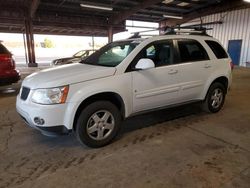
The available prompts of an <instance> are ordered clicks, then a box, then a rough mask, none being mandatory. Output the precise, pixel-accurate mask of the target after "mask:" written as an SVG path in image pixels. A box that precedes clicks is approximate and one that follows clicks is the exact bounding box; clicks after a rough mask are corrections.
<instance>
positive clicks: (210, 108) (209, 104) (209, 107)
mask: <svg viewBox="0 0 250 188" xmlns="http://www.w3.org/2000/svg"><path fill="white" fill-rule="evenodd" d="M225 97H226V88H225V87H224V85H222V84H221V83H219V82H215V83H213V84H212V85H211V86H210V88H209V90H208V92H207V95H206V98H205V100H204V101H203V103H202V109H203V110H204V111H206V112H209V113H216V112H219V111H220V110H221V108H222V107H223V105H224V101H225Z"/></svg>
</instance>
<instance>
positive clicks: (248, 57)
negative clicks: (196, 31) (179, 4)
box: [183, 9, 250, 67]
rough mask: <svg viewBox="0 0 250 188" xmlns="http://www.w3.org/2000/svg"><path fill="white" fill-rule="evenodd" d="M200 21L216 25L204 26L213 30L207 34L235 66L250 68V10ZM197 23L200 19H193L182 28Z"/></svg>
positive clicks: (217, 15) (225, 13) (212, 16)
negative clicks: (218, 44)
mask: <svg viewBox="0 0 250 188" xmlns="http://www.w3.org/2000/svg"><path fill="white" fill-rule="evenodd" d="M201 19H202V22H203V24H207V23H216V24H209V25H207V26H206V27H207V28H213V29H212V30H208V31H207V33H208V34H209V35H211V36H213V37H214V38H216V39H218V40H219V41H220V42H221V43H222V44H223V46H224V47H225V48H226V49H227V51H228V52H229V54H230V56H231V58H232V60H233V63H234V64H235V65H239V66H247V67H250V9H241V10H234V11H230V12H223V13H219V14H214V15H210V16H205V17H202V18H201ZM219 22H221V23H219ZM199 23H200V19H195V20H192V21H190V22H189V23H187V24H183V26H187V25H195V24H199Z"/></svg>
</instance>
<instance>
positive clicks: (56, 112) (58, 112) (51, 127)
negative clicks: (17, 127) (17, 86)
mask: <svg viewBox="0 0 250 188" xmlns="http://www.w3.org/2000/svg"><path fill="white" fill-rule="evenodd" d="M16 110H17V112H18V113H19V115H20V116H21V117H22V119H23V120H24V121H25V122H26V124H27V125H29V126H30V127H32V128H35V129H37V130H39V131H40V132H41V133H42V134H44V135H47V136H53V135H59V134H68V133H69V132H71V129H69V128H68V127H66V126H65V125H64V117H65V110H66V105H65V104H60V105H38V104H34V103H30V102H29V99H27V101H23V100H21V99H20V96H19V95H18V96H17V101H16ZM36 118H39V119H42V120H43V121H44V122H43V124H39V123H38V122H37V121H36V120H35V119H36Z"/></svg>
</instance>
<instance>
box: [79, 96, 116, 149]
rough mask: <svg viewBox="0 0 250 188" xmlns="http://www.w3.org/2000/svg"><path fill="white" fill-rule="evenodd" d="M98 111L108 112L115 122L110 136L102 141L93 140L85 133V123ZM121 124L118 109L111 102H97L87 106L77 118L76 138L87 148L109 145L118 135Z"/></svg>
mask: <svg viewBox="0 0 250 188" xmlns="http://www.w3.org/2000/svg"><path fill="white" fill-rule="evenodd" d="M99 110H107V111H109V112H110V113H111V114H112V115H113V117H114V120H115V127H114V129H113V131H112V132H111V134H110V135H109V136H108V137H107V138H106V139H104V140H100V141H97V140H94V139H92V138H91V137H90V136H89V135H88V133H87V122H88V120H89V118H90V116H91V115H93V114H94V113H95V112H97V111H99ZM120 124H121V114H120V111H119V109H118V108H117V107H116V106H115V105H114V104H113V103H111V102H108V101H97V102H93V103H91V104H89V105H88V106H87V107H86V108H84V109H83V110H82V112H81V114H80V116H79V117H78V120H77V124H76V131H75V133H76V137H77V139H78V141H80V143H82V144H84V145H87V146H89V147H93V148H98V147H102V146H105V145H107V144H109V143H110V142H111V141H112V140H113V139H114V137H115V136H116V135H117V134H118V131H119V129H120Z"/></svg>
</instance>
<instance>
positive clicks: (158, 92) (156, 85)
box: [132, 40, 180, 113]
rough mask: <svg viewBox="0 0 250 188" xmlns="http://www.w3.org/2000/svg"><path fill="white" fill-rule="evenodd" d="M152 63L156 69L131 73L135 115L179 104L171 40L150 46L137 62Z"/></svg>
mask: <svg viewBox="0 0 250 188" xmlns="http://www.w3.org/2000/svg"><path fill="white" fill-rule="evenodd" d="M142 58H148V59H151V60H152V61H153V62H154V64H155V67H154V68H151V69H146V70H135V71H132V85H133V112H134V113H135V112H139V111H144V110H149V109H153V108H158V107H162V106H166V105H170V104H174V103H176V102H177V101H178V97H179V91H180V85H179V84H178V83H177V82H176V80H178V71H177V70H176V68H175V67H176V65H175V64H174V61H175V53H174V48H173V42H172V40H164V41H158V42H153V43H151V44H149V45H147V46H146V47H145V48H144V49H143V50H142V51H141V52H140V53H139V54H138V55H137V57H136V58H135V59H134V61H133V63H132V64H134V65H135V64H136V63H137V62H138V61H139V60H140V59H142Z"/></svg>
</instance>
